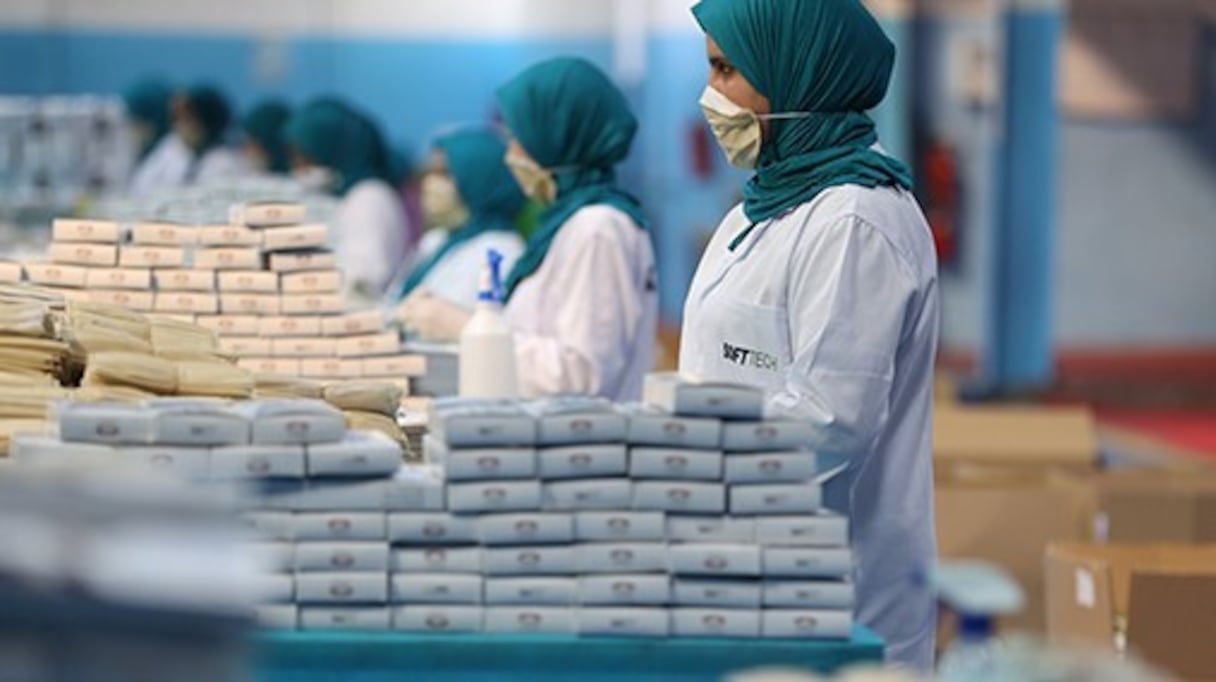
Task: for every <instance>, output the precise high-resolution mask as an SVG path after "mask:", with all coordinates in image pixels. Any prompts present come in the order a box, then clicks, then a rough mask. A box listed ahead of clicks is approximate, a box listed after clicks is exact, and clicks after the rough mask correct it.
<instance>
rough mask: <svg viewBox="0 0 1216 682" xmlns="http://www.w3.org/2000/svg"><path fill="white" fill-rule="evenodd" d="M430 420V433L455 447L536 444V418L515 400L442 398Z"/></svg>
mask: <svg viewBox="0 0 1216 682" xmlns="http://www.w3.org/2000/svg"><path fill="white" fill-rule="evenodd" d="M429 422H430V424H429V425H430V433H431V434H432V435H434V436H435V438H437V439H438V440H440V441H442V442H444V443H447V444H448V445H449V446H450V447H453V448H475V447H500V446H532V445H535V444H536V420H535V419H534V418H533V417H532V416H531V415H529V414H528V413H526V412H524V411H523V410H522V409H521V408H520V407H519V405H518V403H516V402H515V401H510V400H469V399H464V398H440V399H437V400H435V401H434V402H432V403H431V411H430V416H429Z"/></svg>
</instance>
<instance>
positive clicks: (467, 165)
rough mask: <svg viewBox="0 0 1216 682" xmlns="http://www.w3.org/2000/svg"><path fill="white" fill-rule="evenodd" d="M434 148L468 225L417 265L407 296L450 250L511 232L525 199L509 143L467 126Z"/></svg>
mask: <svg viewBox="0 0 1216 682" xmlns="http://www.w3.org/2000/svg"><path fill="white" fill-rule="evenodd" d="M435 147H437V148H438V149H440V150H442V151H443V152H444V154H445V155H446V156H447V162H448V172H449V173H451V175H452V180H453V182H455V183H456V190H457V191H458V192H459V193H460V198H461V200H462V201H463V202H464V205H465V207H466V208H468V209H469V219H468V221H467V222H466V223H465V224H464V225H462V226H461V227H459V228H457V229H456V230H453V231H452V234H451V235H449V236H448V238H447V241H445V242H444V243H443V246H441V247H439V249H437V250H436V251H435V253H434V254H432V255H431V256H430V257H429V258H427V259H426V260H425V261H423V262H422V263H420V264H419V265H418V267H416V268H414V271H413V272H412V273H410V276H409V277H408V278H407V279H406V280H405V283H404V284H403V285H402V286H401V291H400V293H399V295H398V298H405V297H406V296H407V295H409V294H410V292H412V291H413V290H414V289H416V288H417V287H418V285H419V284H422V282H423V280H425V279H426V276H427V275H428V274H429V273H430V271H431V270H432V269H433V268H434V267H435V266H436V265H438V264H439V263H440V262H441V261H443V259H444V257H445V256H447V254H448V253H450V252H451V251H452V250H453V249H455V248H456V247H457V246H460V245H461V244H463V243H465V242H467V241H469V240H471V239H473V238H475V237H478V236H480V235H482V234H485V233H486V232H494V231H502V232H514V231H516V230H515V223H514V220H515V218H516V216H517V215H519V211H520V209H522V208H523V206H524V202H525V201H526V199H525V198H524V195H523V193H522V192H520V190H519V184H518V183H516V182H515V178H513V177H512V176H511V172H510V171H509V170H508V169H507V166H506V164H505V163H503V158H504V157H505V155H506V153H507V145H506V143H504V142H503V141H502V138H500V137H499V136H498V135H496V134H495V133H494V132H493V131H491V130H490V129H488V128H468V129H465V130H461V131H457V132H454V133H451V134H449V135H445V136H443V137H441V138H439V139H438V140H437V141H436V142H435Z"/></svg>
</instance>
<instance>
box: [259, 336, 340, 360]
mask: <svg viewBox="0 0 1216 682" xmlns="http://www.w3.org/2000/svg"><path fill="white" fill-rule="evenodd" d="M335 345H336V342H335V341H334V340H333V339H327V338H323V337H321V338H313V337H294V336H287V337H279V338H274V339H271V340H270V348H271V350H270V355H271V356H273V357H276V358H327V357H333V355H334V348H335Z"/></svg>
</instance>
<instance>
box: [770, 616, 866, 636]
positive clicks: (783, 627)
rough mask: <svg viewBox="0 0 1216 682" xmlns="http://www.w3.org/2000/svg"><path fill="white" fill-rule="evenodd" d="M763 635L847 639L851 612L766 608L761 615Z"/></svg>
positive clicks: (850, 630)
mask: <svg viewBox="0 0 1216 682" xmlns="http://www.w3.org/2000/svg"><path fill="white" fill-rule="evenodd" d="M760 633H761V635H763V636H764V637H791V638H793V637H807V638H812V639H848V638H849V637H852V636H853V614H852V613H851V612H850V611H826V610H804V609H768V610H765V611H764V613H763V614H762V615H761V624H760Z"/></svg>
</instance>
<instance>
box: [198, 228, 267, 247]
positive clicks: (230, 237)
mask: <svg viewBox="0 0 1216 682" xmlns="http://www.w3.org/2000/svg"><path fill="white" fill-rule="evenodd" d="M198 243H199V244H201V245H202V246H261V245H262V233H261V232H260V231H258V230H251V229H249V228H248V227H245V226H244V225H203V226H202V227H200V228H198Z"/></svg>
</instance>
